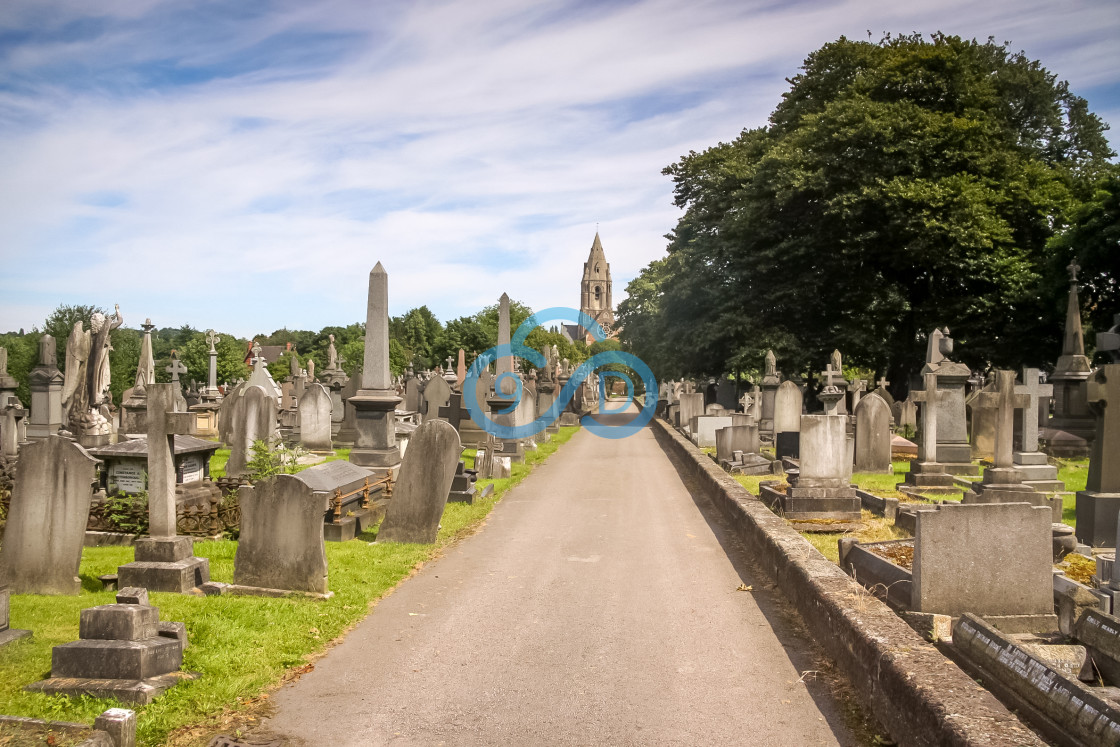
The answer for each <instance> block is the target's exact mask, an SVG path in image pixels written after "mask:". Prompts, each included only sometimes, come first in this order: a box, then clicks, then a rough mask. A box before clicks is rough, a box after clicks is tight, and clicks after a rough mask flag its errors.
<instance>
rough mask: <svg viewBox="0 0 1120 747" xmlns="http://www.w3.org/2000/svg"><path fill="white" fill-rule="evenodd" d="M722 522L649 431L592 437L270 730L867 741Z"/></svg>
mask: <svg viewBox="0 0 1120 747" xmlns="http://www.w3.org/2000/svg"><path fill="white" fill-rule="evenodd" d="M701 500H702V499H701ZM714 514H715V510H714V509H712V508H711V507H710V506H708V505H705V504H703V503H700V504H699V505H698V502H694V500H693V498H692V495H691V494H690V493H689V491H688V489H687V487H686V485H685V484H684V483H683V482H682V480H681V478H680V477H679V475H678V473H677V471H676V470H675V469H674V467H673V466H672V464H671V462H670V461H669V458H668V457H667V456H666V454H665V452H664V451H662V449H661V447H660V446H659V445H658V443H657V442H656V440H655V438H654V435H653V432H652V431H651V430H650V429H649V428H648V427H647V428H644V429H642V430H641V431H639V432H638V433H637V434H635V435H633V436H631V437H629V438H623V439H614V440H612V439H604V438H599V437H597V436H595V435H594V434H592V433H590V432H589V431H587V429H583V430H581V431H580V432H579V433H577V434H576V435H575V437H574V438H573V439H572V440H571V441H570V442H569V443H568V444H567V445H566V446H564V447H563V448H561V449H560V450H559V451H557V453H556V454H554V455H553V456H551V457H550V458H549V459H548V461H546V462H545V463H543V464H541V465H539V466H538V467H537V468H536V469H535V470H534V471H533V472H532V474H530V475H529V476H528V477H527V478H525V480H524V481H523V482H522V483H521V484H520V485H518V486H517V487H515V488H514V489H513V490H511V491H510V492H509V493H507V494H506V496H505V497H504V498H503V499H502V501H501V502H500V503H499V504H498V505H497V506H496V507H495V509H494V511H493V512H492V513H491V514H490V517H489V519H488V521H487V523H486V525H485V526H484V527H483V528H482V529H481V530H480V531H479V532H478V533H477V534H475V535H473V536H471V537H468V538H466V539H465V540H463V541H462V542H460V543H458V544H457V545H455V546H453V547H451V548H449V549H448V550H447V552H446V553H445V554H444V555H443V556H442V557H441V558H439V559H437V560H435V561H433V562H431V563H428V564H427V565H425V566H424V568H423V569H422V570H421V571H420V572H419V573H418V574H417V575H415V576H414V577H412V578H411V579H409V580H407V581H406V582H404V583H403V584H402V585H401V586H400V587H399V588H398V589H397V590H396V591H395V592H393V593H392V594H391V595H389V596H388V597H386V598H385V599H383V600H382V601H381V602H380V603H379V604H378V605H377V607H375V608H374V610H373V612H372V613H371V614H370V615H369V616H368V617H367V618H366V619H365V620H363V621H362V622H361V623H360V624H359V625H358V626H357V627H356V628H355V629H354V630H352V631H351V632H350V633H349V634H348V635H347V637H346V638H345V640H343V641H342V642H341V643H340V644H339V645H338V646H336V647H335V648H333V649H332V650H331V651H330V652H329V653H328V654H327V655H326V656H325V657H324V658H322V659H320V660H319V661H318V662H316V664H315V668H314V670H313V671H311V672H309V673H308V674H306V675H304V676H303V677H302V678H301V679H299V680H298V681H297V682H295V683H294V684H291V685H288V686H285V687H284V688H282V689H281V690H280V691H279V692H277V693H275V694H274V695H273V703H274V706H275V709H276V710H275V712H274V714H273V716H272V718H271V719H269V720H268V721H267V722H266V723H265V724H264V728H265V730H266V731H267V732H269V733H270V734H271V735H275V736H283V737H284V738H285V741H286V743H288V744H307V745H325V744H332V745H381V744H394V745H436V744H580V745H590V744H611V745H623V744H690V745H691V744H756V745H817V744H826V745H832V744H844V745H848V744H857V743H858V742H857V740H856V739H855V738H854V737H853V736H852V734H851V732H850V731H849V730H848V728H847V727H846V726H845V723H844V720H843V718H842V716H841V714H840V709H839V707H838V705H837V704H836V702H835V701H834V700H833V696H832V695H831V694H830V692H829V690H830V688H829V686H828V685H827V684H826V683H824V682H822V681H821V680H820V679H819V678H818V677H817V676H815V674H812V673H811V674H808V675H805V676H804V677H803V674H804V673H805V672H807V671H810V672H811V671H812V670H815V669H816V667H815V666H814V664H813V659H812V656H811V653H810V648H809V644H808V643H807V642H806V639H805V638H804V637H802V635H801V634H798V633H796V632H795V627H794V626H793V625H791V623H790V622H789V618H788V617H787V615H786V614H785V613H784V612H783V608H782V604H781V602H780V601H778V600H776V599H775V592H774V591H773V590H770V589H769V585H768V584H767V582H766V581H765V579H764V578H763V577H760V576H754V575H753V573H752V572H751V570H750V567H749V565H748V564H747V563H746V562H745V561H744V559H743V557H742V551H741V550H740V549H738V548H736V547H735V546H734V545H733V544H732V543H731V539H730V537H729V536H728V535H727V533H726V532H725V531H724V529H723V526H722V522H721V521H720V520H719V519H718V518H717V517H716V516H715V515H714ZM725 547H729V548H730V549H729V550H728V549H725ZM742 584H746V585H747V586H752V587H754V589H755V590H754V591H740V590H737V589H738V588H739V587H740V585H742Z"/></svg>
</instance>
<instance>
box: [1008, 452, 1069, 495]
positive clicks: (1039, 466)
mask: <svg viewBox="0 0 1120 747" xmlns="http://www.w3.org/2000/svg"><path fill="white" fill-rule="evenodd" d="M1014 463H1015V469H1017V470H1018V471H1019V474H1020V475H1021V476H1022V478H1023V484H1024V485H1028V486H1030V487H1031V488H1033V489H1035V490H1038V491H1040V492H1043V493H1060V492H1061V491H1063V490H1065V489H1066V485H1065V483H1064V482H1062V481H1061V480H1059V479H1058V468H1057V467H1055V466H1053V465H1052V464H1050V461H1049V460H1048V459H1047V458H1046V455H1045V454H1043V453H1042V452H1041V451H1017V452H1015V456H1014Z"/></svg>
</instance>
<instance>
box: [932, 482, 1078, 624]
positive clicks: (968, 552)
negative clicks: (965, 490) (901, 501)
mask: <svg viewBox="0 0 1120 747" xmlns="http://www.w3.org/2000/svg"><path fill="white" fill-rule="evenodd" d="M1052 523H1053V517H1052V516H1051V513H1050V510H1049V509H1048V508H1045V507H1041V506H1029V505H1026V504H1023V503H1003V504H986V505H976V506H968V505H959V504H952V503H946V504H941V505H939V506H938V507H937V509H936V510H919V511H918V512H917V528H916V531H915V541H914V565H913V586H912V587H911V595H912V600H911V605H910V607H911V609H912V610H913V611H915V612H930V613H935V614H941V615H952V616H954V617H955V616H957V615H960V614H962V613H964V612H972V613H974V614H977V615H981V616H983V617H987V618H992V617H1006V616H1029V617H1033V618H1035V620H1033V621H1032V620H1022V621H1021V622H1022V623H1023V625H1022V626H1021V628H1022V629H1020V630H1014V629H1012V625H1011V624H1012V622H1013V621H1009V623H1008V626H1007V627H1006V628H1005V629H1007V630H1008V632H1026V630H1029V629H1030V628H1034V629H1035V630H1037V631H1041V630H1047V629H1053V630H1056V629H1057V622H1058V621H1057V617H1056V616H1055V615H1054V584H1053V575H1054V572H1053V549H1052V547H1051V524H1052ZM1051 623H1052V624H1053V628H1048V627H1047V626H1048V625H1050V624H1051ZM997 624H998V623H997ZM1016 627H1020V626H1016Z"/></svg>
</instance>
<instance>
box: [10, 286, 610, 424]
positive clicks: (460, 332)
mask: <svg viewBox="0 0 1120 747" xmlns="http://www.w3.org/2000/svg"><path fill="white" fill-rule="evenodd" d="M97 311H99V312H101V313H105V310H104V309H102V308H100V307H96V306H85V305H66V304H63V305H61V306H59V307H58V308H56V309H55V310H54V311H52V312H51V314H50V315H49V316H48V317H47V318H46V320H44V322H43V324H42V326H41V327H35V328H34V329H32V330H31V331H30V332H26V333H25V332H23V331H22V330H21V331H20V332H12V333H8V334H0V347H4V348H6V349H7V351H8V373H9V374H11V375H12V376H14V377H15V378H16V380H17V381H19V389H18V390H17V392H16V393H17V395H18V396H19V398H20V401H21V402H23V404H24V406H30V404H31V393H30V390H29V388H28V374H29V373H30V371H31V369H32V368H33V367H34V366H35V365H36V363H38V357H39V338H40V337H41V336H42V335H43V334H44V333H46V334H49V335H52V336H53V337H54V338H55V342H56V346H57V351H58V366H59V368H60V369H65V366H66V354H65V351H66V340H67V338H68V337H69V336H70V331H71V330H72V329H73V327H74V323H75V322H77V321H81V322H82V323H83V325H84V327H85V329H87V330H88V329H89V320H90V316H91V315H92V314H93V313H94V312H97ZM532 313H533V311H532V309H531V308H530V307H528V306H526V305H525V304H523V303H520V302H518V301H512V302H511V304H510V326H511V332H512V331H516V329H517V327H518V325H520V324H521V323H522V322H523V321H525V320H526V319H528V318H529V316H531V315H532ZM217 334H218V336H219V338H220V339H219V341H218V344H217V345H216V346H215V349H216V350H217V353H218V358H217V368H218V382H219V383H223V382H227V381H230V382H232V381H236V380H238V379H242V378H248V377H249V375H250V373H251V372H250V370H249V366H248V365H246V363H245V358H246V355H247V353H248V350H249V345H250V344H251V342H252V341H253V340H256V341H257V342H258V343H260V344H261V345H287V344H288V343H291V344H292V348H293V351H292V352H289V351H285V352H284V353H282V354H281V356H280V358H279V359H278V360H276V361H275V362H273V363H271V364H269V371H270V373H272V376H273V378H275V379H276V380H277V381H282V380H283V379H285V378H287V377H288V375H289V373H290V371H291V360H292V358H293V357H294V358H295V359H296V360H297V361H298V362H299V365H300V366H301V367H303V368H306V366H307V361H308V360H314V361H315V366H316V371H319V372H321V371H322V370H323V369H324V368H326V365H327V348H328V346H329V345H330V335H332V334H333V335H334V337H335V343H334V344H335V348H336V349H337V350H338V355H339V358H340V360H341V362H342V367H343V369H345V370H346V371H347V373H349V374H350V375H354V374H355V373H356V372H357V370H358V368H359V366H360V365H361V363H362V360H363V357H364V355H365V324H360V323H354V324H350V325H347V326H345V327H340V326H327V327H323V328H322V329H321V330H319V331H318V332H312V331H310V330H290V329H286V328H285V329H278V330H275V331H273V332H272V333H271V334H259V335H256V336H254V337H253V338H252V339H246V338H242V337H238V336H237V335H232V334H228V333H224V332H221V331H218V332H217ZM143 336H144V333H143V332H142V331H141V329H139V326H138V325H137V326H135V327H126V326H122V327H120V328H119V329H117V330H116V331H114V332H113V334H112V338H111V340H112V346H113V350H112V352H111V353H110V354H109V361H110V375H111V380H110V392H111V393H112V395H113V402H114V404H117V405H119V404H120V402H121V395H122V394H123V393H124V391H125V390H126V389H128V388H130V387H131V386H132V385H133V383H134V381H135V378H136V367H137V365H138V364H139V362H140V345H141V341H142V339H143ZM497 342H498V305H497V304H494V305H493V306H487V307H486V308H484V309H482V310H481V311H479V312H478V313H476V314H474V315H472V316H464V317H459V318H458V319H452V320H449V321H448V322H446V323H442V322H440V321H439V320H438V319H437V318H436V316H435V315H434V314H433V313H432V312H431V310H430V309H428V307H427V306H420V307H419V308H414V309H411V310H409V311H408V312H406V313H404V314H402V315H401V316H396V317H392V318H391V319H390V320H389V367H390V370H391V371H392V373H393V375H394V376H399V375H401V374H403V373H404V372H405V371H407V370H408V368H409V367H412V368H413V370H414V371H417V372H419V371H424V370H428V369H430V368H434V367H435V366H440V367H444V366H446V365H447V362H446V360H447V358H448V357H451V358H453V360H452V367H454V366H455V364H456V362H457V360H458V357H459V349H460V348H462V349H463V350H464V351H466V357H467V363H468V364H470V363H471V362H473V361H474V358H475V355H477V354H478V353H481V352H483V351H484V350H486V349H487V348H490V347H493V346H494V345H496V344H497ZM526 343H527V344H528V345H529V346H530V347H532V348H533V349H535V350H538V351H539V350H540V349H541V348H542V347H544V346H545V345H548V346H552V345H555V346H556V347H557V350H558V352H559V354H560V357H561V358H567V359H568V360H569V361H571V362H572V363H573V364H578V363H580V362H582V361H583V360H586V359H587V357H588V355H589V349H588V346H587V345H586V344H584V343H583V342H582V341H577V342H574V343H573V342H569V341H568V340H567V338H565V337H564V335H563V334H562V333H560V332H559V331H558V329H557V328H556V327H551V328H549V329H544V328H537V329H535V330H533V332H532V333H530V334H529V337H528V339H527V340H526ZM172 350H175V351H176V352H177V354H178V357H179V360H181V361H182V362H183V365H185V366H186V367H187V373H186V374H184V375H182V376H180V379H181V380H182V381H183V383H184V386H185V385H187V384H189V383H190V381H191V380H192V379H193V380H195V381H197V382H199V383H200V384H204V383H205V382H206V381H207V378H208V376H209V371H210V344H209V343H208V342H207V341H206V332H205V331H204V330H197V329H195V328H194V327H191V326H189V325H184V326H182V327H165V328H161V329H153V330H152V355H153V357H154V358H155V363H156V381H160V382H167V381H170V380H171V375H170V374H169V373H168V372H167V371H166V370H165V369H166V368H167V366H168V365H170V363H171V351H172ZM521 363H522V367H523V368H524V369H526V370H527V369H529V368H532V365H531V364H529V363H528V362H526V361H522V362H521Z"/></svg>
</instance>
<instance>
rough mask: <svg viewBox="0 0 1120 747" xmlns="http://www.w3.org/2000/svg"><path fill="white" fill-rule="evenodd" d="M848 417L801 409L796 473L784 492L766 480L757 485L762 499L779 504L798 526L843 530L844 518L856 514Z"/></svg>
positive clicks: (850, 520) (853, 518) (857, 504)
mask: <svg viewBox="0 0 1120 747" xmlns="http://www.w3.org/2000/svg"><path fill="white" fill-rule="evenodd" d="M847 423H848V416H847V415H802V416H801V458H800V460H799V462H798V467H799V470H798V473H797V474H796V475H795V474H790V475H789V477H788V481H789V487H788V488H787V489H786V492H785V493H781V492H778V491H775V490H774V489H773V488H769V487H765V486H764V487H763V488H762V490H761V495H760V497H761V498H762V500H763V501H764V502H766V503H767V504H768V505H770V506H771V507H772V508H777V509H780V510H781V512H782V515H783V516H785V518H786V519H788V520H789V521H791V522H792V523H793V525H794V528H795V529H798V530H799V531H809V532H814V531H815V532H822V531H844V529H845V528H846V527H845V524H846V523H858V522H859V520H860V499H859V496H857V495H856V491H855V488H853V487H852V486H851V475H852V456H851V453H850V452H849V450H848V440H847ZM822 520H827V522H822ZM799 521H803V522H805V523H802V524H798V522H799ZM828 522H835V523H828Z"/></svg>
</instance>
